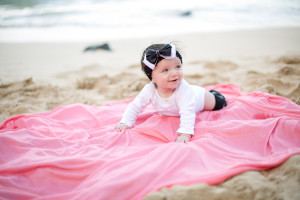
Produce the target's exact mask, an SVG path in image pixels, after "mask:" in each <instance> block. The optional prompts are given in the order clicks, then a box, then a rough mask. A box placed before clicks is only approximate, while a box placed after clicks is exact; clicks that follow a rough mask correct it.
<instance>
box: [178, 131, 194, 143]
mask: <svg viewBox="0 0 300 200" xmlns="http://www.w3.org/2000/svg"><path fill="white" fill-rule="evenodd" d="M191 137H192V136H191V135H190V134H185V133H181V134H180V136H178V137H177V139H176V142H180V143H185V142H188V141H189V140H190V139H191Z"/></svg>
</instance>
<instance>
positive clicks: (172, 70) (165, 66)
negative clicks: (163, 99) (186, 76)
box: [152, 57, 183, 92]
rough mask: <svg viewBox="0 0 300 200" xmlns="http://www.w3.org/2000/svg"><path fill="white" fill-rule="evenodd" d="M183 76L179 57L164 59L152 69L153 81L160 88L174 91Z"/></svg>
mask: <svg viewBox="0 0 300 200" xmlns="http://www.w3.org/2000/svg"><path fill="white" fill-rule="evenodd" d="M182 77H183V72H182V65H181V62H180V59H179V58H177V57H176V58H172V59H163V60H161V61H160V62H159V63H158V64H157V66H156V67H155V68H154V70H153V71H152V81H153V82H154V83H155V84H156V85H157V87H158V89H162V90H161V91H163V90H165V91H166V92H171V91H172V92H173V91H174V90H175V89H176V88H177V87H178V86H179V84H180V82H181V80H182Z"/></svg>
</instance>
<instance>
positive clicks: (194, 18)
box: [0, 0, 300, 42]
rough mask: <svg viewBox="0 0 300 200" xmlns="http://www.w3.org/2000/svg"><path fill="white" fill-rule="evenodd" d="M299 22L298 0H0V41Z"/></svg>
mask: <svg viewBox="0 0 300 200" xmlns="http://www.w3.org/2000/svg"><path fill="white" fill-rule="evenodd" d="M292 26H300V0H243V1H238V0H209V1H208V0H182V1H177V0H151V1H150V0H0V42H56V41H57V42H73V41H96V40H111V39H127V38H143V37H151V36H165V35H170V34H182V33H191V32H213V31H230V30H245V29H259V28H269V27H292Z"/></svg>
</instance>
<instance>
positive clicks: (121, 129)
mask: <svg viewBox="0 0 300 200" xmlns="http://www.w3.org/2000/svg"><path fill="white" fill-rule="evenodd" d="M116 129H117V131H124V130H125V129H130V127H129V126H127V125H126V124H124V123H119V124H118V125H117V126H116Z"/></svg>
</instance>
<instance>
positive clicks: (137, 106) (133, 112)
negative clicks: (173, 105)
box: [120, 83, 154, 127]
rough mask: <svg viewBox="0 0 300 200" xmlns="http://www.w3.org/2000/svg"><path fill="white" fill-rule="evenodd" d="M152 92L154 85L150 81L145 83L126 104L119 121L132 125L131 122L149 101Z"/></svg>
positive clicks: (132, 122)
mask: <svg viewBox="0 0 300 200" xmlns="http://www.w3.org/2000/svg"><path fill="white" fill-rule="evenodd" d="M153 92H154V85H153V84H152V83H149V84H147V85H145V86H144V88H143V89H142V91H141V92H140V93H139V94H138V95H137V96H136V98H135V99H134V100H133V101H132V102H131V103H129V104H128V106H127V108H126V110H125V112H124V113H123V117H122V119H121V121H120V123H124V124H126V125H127V126H129V127H132V124H134V122H135V121H136V118H137V117H138V115H139V114H140V113H141V112H142V111H143V110H144V108H145V107H146V106H147V105H148V104H149V103H150V99H151V96H152V95H153Z"/></svg>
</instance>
